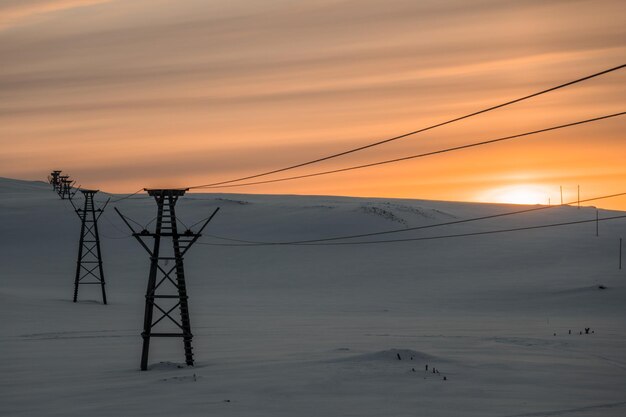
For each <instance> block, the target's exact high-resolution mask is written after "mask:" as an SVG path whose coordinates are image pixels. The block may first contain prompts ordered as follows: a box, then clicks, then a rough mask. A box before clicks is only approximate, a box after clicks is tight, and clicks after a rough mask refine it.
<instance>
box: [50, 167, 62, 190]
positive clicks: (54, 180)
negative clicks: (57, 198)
mask: <svg viewBox="0 0 626 417" xmlns="http://www.w3.org/2000/svg"><path fill="white" fill-rule="evenodd" d="M59 175H61V171H52V172H51V173H50V176H49V177H48V181H49V182H50V184H52V189H53V190H54V191H57V190H58V189H59V185H60V181H59Z"/></svg>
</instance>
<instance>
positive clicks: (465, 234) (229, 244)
mask: <svg viewBox="0 0 626 417" xmlns="http://www.w3.org/2000/svg"><path fill="white" fill-rule="evenodd" d="M624 218H626V215H621V216H612V217H605V218H604V219H593V220H578V221H571V222H562V223H551V224H542V225H536V226H525V227H516V228H511V229H497V230H487V231H482V232H469V233H458V234H452V235H439V236H427V237H415V238H405V239H389V240H370V241H366V242H318V243H299V244H294V245H293V246H343V245H370V244H381V243H398V242H415V241H420V240H437V239H450V238H458V237H468V236H482V235H489V234H496V233H509V232H520V231H524V230H534V229H545V228H549V227H559V226H568V225H574V224H583V223H592V222H598V221H600V222H602V221H607V220H616V219H624ZM198 243H199V244H201V245H207V246H240V247H241V246H268V245H264V244H236V243H205V242H198Z"/></svg>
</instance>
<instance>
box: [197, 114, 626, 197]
mask: <svg viewBox="0 0 626 417" xmlns="http://www.w3.org/2000/svg"><path fill="white" fill-rule="evenodd" d="M624 114H626V112H619V113H613V114H608V115H605V116H600V117H594V118H592V119H586V120H580V121H577V122H572V123H566V124H563V125H558V126H552V127H548V128H544V129H539V130H533V131H530V132H524V133H519V134H516V135H511V136H505V137H501V138H497V139H490V140H484V141H480V142H475V143H470V144H467V145H460V146H454V147H451V148H445V149H440V150H437V151H432V152H426V153H421V154H416V155H410V156H405V157H402V158H395V159H388V160H385V161H378V162H372V163H369V164H363V165H354V166H350V167H347V168H338V169H333V170H328V171H320V172H314V173H312V174H303V175H296V176H292V177H284V178H277V179H273V180H264V181H254V182H246V183H241V184H230V185H215V186H204V187H203V188H230V187H244V186H250V185H259V184H269V183H274V182H282V181H290V180H297V179H302V178H310V177H317V176H321V175H328V174H335V173H338V172H345V171H353V170H356V169H362V168H369V167H373V166H378V165H385V164H391V163H395V162H401V161H407V160H410V159H416V158H423V157H426V156H432V155H438V154H442V153H447V152H453V151H458V150H462V149H468V148H474V147H477V146H482V145H489V144H492V143H496V142H503V141H507V140H512V139H517V138H521V137H525V136H531V135H536V134H539V133H545V132H550V131H553V130H558V129H564V128H566V127H572V126H578V125H582V124H586V123H591V122H597V121H600V120H605V119H610V118H612V117H618V116H623V115H624ZM196 188H197V187H196Z"/></svg>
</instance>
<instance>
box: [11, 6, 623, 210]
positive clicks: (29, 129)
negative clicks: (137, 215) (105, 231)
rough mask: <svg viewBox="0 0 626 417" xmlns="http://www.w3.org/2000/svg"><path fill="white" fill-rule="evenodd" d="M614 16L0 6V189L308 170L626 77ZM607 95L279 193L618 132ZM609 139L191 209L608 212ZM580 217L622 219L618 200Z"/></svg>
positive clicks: (619, 137) (189, 182) (396, 150)
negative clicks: (334, 201)
mask: <svg viewBox="0 0 626 417" xmlns="http://www.w3.org/2000/svg"><path fill="white" fill-rule="evenodd" d="M625 12H626V4H625V3H624V2H623V1H620V0H616V1H609V0H607V1H602V0H599V1H598V0H596V1H576V0H567V1H546V0H519V1H509V0H495V1H491V0H489V1H486V0H476V1H465V0H453V1H439V0H437V1H434V0H422V1H414V0H386V1H380V0H378V1H374V0H358V1H356V0H341V1H340V0H319V1H287V0H229V1H224V0H220V1H216V0H185V1H183V0H181V1H176V2H172V1H169V0H168V1H165V0H133V1H128V0H2V1H0V63H1V65H0V176H3V177H10V178H20V179H45V177H46V176H47V174H48V173H49V172H50V171H51V170H54V169H60V170H63V171H64V173H66V174H69V175H71V176H72V177H73V178H75V179H76V180H77V185H78V184H80V185H81V186H83V187H87V188H96V189H101V190H105V191H109V192H117V193H130V192H133V191H136V190H137V189H139V188H142V187H154V188H158V187H188V186H195V185H199V184H206V183H213V182H218V181H224V180H229V179H233V178H238V177H241V176H246V175H252V174H255V173H258V172H263V171H268V170H272V169H276V168H281V167H283V166H288V165H292V164H296V163H299V162H303V161H307V160H310V159H315V158H319V157H323V156H326V155H328V154H331V153H335V152H341V151H344V150H346V149H350V148H353V147H357V146H361V145H364V144H368V143H371V142H375V141H378V140H381V139H385V138H388V137H392V136H396V135H399V134H402V133H405V132H409V131H413V130H416V129H419V128H421V127H425V126H428V125H430V124H434V123H438V122H441V121H444V120H447V119H450V118H453V117H457V116H460V115H463V114H466V113H470V112H473V111H475V110H479V109H481V108H484V107H488V106H491V105H495V104H499V103H500V102H503V101H507V100H510V99H514V98H517V97H519V96H523V95H526V94H529V93H533V92H535V91H538V90H541V89H544V88H549V87H551V86H553V85H557V84H560V83H563V82H566V81H569V80H573V79H576V78H580V77H583V76H585V75H588V74H591V73H595V72H599V71H602V70H604V69H607V68H610V67H615V66H618V65H621V64H624V63H626V62H625V61H626V59H625V58H626V24H625V23H626V22H625V20H626V18H625V17H624V16H626V13H625ZM625 81H626V70H620V71H617V72H613V73H611V74H608V75H606V76H603V77H600V78H596V79H593V80H590V81H587V82H585V83H582V84H578V85H576V86H572V87H569V88H567V89H563V90H560V91H558V92H554V93H551V94H547V95H544V96H541V97H538V98H536V99H532V100H529V101H526V102H524V103H519V104H515V105H512V106H510V107H507V108H505V109H499V110H495V111H493V112H490V113H487V114H484V115H480V116H477V117H473V118H471V119H468V120H465V121H461V122H458V123H455V124H452V125H449V126H446V127H442V128H438V129H435V130H432V131H429V132H427V133H424V134H419V135H414V136H410V137H407V138H405V139H402V140H399V141H395V142H393V143H390V144H386V145H383V146H379V147H375V148H371V149H368V150H367V151H363V152H359V153H355V154H352V155H349V156H345V157H340V158H336V159H333V160H330V161H326V162H324V163H320V164H316V165H313V166H309V167H305V168H301V169H298V170H294V171H290V172H289V174H293V175H297V174H308V173H311V172H316V171H319V170H328V169H336V168H341V167H345V166H349V165H357V164H363V163H369V162H375V161H379V160H383V159H391V158H397V157H402V156H406V155H411V154H416V153H422V152H430V151H435V150H438V149H442V148H446V147H453V146H459V145H463V144H466V143H471V142H477V141H482V140H489V139H493V138H497V137H500V136H507V135H512V134H517V133H523V132H526V131H530V130H535V129H541V128H545V127H550V126H554V125H559V124H564V123H569V122H574V121H578V120H582V119H589V118H593V117H598V116H602V115H605V114H610V113H617V112H621V111H624V110H626V100H625V98H626V82H625ZM625 127H626V125H625V118H624V117H619V118H614V119H611V120H605V121H601V122H596V123H593V124H588V125H585V126H579V127H573V128H568V129H564V130H560V131H555V132H550V133H544V134H540V135H535V136H529V137H525V138H520V139H517V140H514V141H510V142H506V143H499V144H492V145H486V146H482V147H477V148H473V149H467V150H462V151H458V152H454V153H447V154H442V155H436V156H432V157H427V158H421V159H415V160H412V161H405V162H400V163H396V164H390V165H384V166H380V167H375V168H368V169H363V170H356V171H351V172H347V173H339V174H334V175H327V176H320V177H314V178H308V179H302V180H296V181H287V182H282V183H274V184H265V185H257V186H249V187H227V188H219V189H211V190H204V191H205V192H206V191H219V192H234V193H262V194H318V195H345V196H368V197H399V198H418V199H433V200H451V201H485V202H512V203H533V204H535V203H540V204H548V203H551V204H556V203H559V202H560V198H561V197H560V190H561V189H562V190H563V199H564V202H571V201H574V200H576V199H577V198H578V187H580V197H581V198H582V199H586V198H592V197H595V196H600V195H607V194H613V193H620V192H626V164H625V163H624V160H625V155H626V138H625V137H624V131H625V129H624V128H625ZM285 174H287V173H285ZM280 176H281V175H276V176H273V177H267V179H271V178H278V177H280ZM593 204H594V205H598V206H600V207H606V208H617V209H624V210H626V197H621V198H616V199H611V200H604V201H601V202H597V203H593Z"/></svg>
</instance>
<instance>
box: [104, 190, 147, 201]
mask: <svg viewBox="0 0 626 417" xmlns="http://www.w3.org/2000/svg"><path fill="white" fill-rule="evenodd" d="M142 191H143V188H140V189H138V190H137V191H135V192H134V193H132V194H127V195H125V196H124V197H120V198H116V199H115V200H111V202H112V203H117V202H118V201H122V200H126V199H127V198H131V197H133V196H135V195H137V194H139V193H140V192H142Z"/></svg>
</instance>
